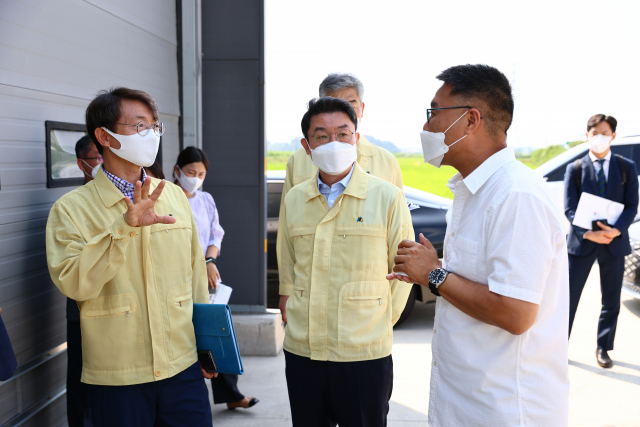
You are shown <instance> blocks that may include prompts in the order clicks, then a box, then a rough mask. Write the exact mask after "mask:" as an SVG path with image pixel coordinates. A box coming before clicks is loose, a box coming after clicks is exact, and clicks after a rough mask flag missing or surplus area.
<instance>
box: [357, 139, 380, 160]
mask: <svg viewBox="0 0 640 427" xmlns="http://www.w3.org/2000/svg"><path fill="white" fill-rule="evenodd" d="M358 153H360V155H362V156H366V157H372V156H375V155H376V148H375V147H374V146H373V144H372V143H370V142H369V140H368V139H367V138H365V137H364V136H362V135H361V136H360V139H359V140H358Z"/></svg>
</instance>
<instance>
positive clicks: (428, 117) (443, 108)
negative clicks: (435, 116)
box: [427, 105, 473, 123]
mask: <svg viewBox="0 0 640 427" xmlns="http://www.w3.org/2000/svg"><path fill="white" fill-rule="evenodd" d="M457 108H473V107H469V106H468V105H463V106H461V107H442V108H427V123H429V121H431V116H432V114H431V112H432V111H436V110H455V109H457Z"/></svg>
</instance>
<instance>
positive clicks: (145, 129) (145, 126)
mask: <svg viewBox="0 0 640 427" xmlns="http://www.w3.org/2000/svg"><path fill="white" fill-rule="evenodd" d="M116 124H117V125H122V126H135V127H136V131H137V132H138V135H140V136H145V135H147V134H148V133H149V130H150V129H152V128H153V131H154V132H155V134H156V135H158V136H162V134H163V133H164V123H162V122H158V123H156V124H155V125H153V126H151V125H150V124H149V122H145V121H141V122H140V123H138V124H137V125H130V124H128V123H116Z"/></svg>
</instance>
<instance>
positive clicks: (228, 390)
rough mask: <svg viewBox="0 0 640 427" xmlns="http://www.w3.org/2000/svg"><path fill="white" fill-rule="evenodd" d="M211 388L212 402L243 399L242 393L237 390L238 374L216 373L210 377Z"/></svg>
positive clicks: (218, 402)
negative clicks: (215, 375)
mask: <svg viewBox="0 0 640 427" xmlns="http://www.w3.org/2000/svg"><path fill="white" fill-rule="evenodd" d="M211 390H212V391H213V403H215V404H216V405H217V404H220V403H229V402H237V401H238V400H242V399H244V395H243V394H242V393H240V390H238V376H237V375H236V374H218V376H217V377H216V378H211Z"/></svg>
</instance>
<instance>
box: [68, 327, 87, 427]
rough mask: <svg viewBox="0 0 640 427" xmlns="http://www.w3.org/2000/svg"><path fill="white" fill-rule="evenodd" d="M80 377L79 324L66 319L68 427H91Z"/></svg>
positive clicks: (85, 387) (80, 339) (85, 389)
mask: <svg viewBox="0 0 640 427" xmlns="http://www.w3.org/2000/svg"><path fill="white" fill-rule="evenodd" d="M81 377H82V334H81V333H80V322H74V321H73V320H69V319H67V421H68V423H69V427H91V411H90V410H89V395H88V389H87V385H86V384H84V383H82V382H80V378H81Z"/></svg>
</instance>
